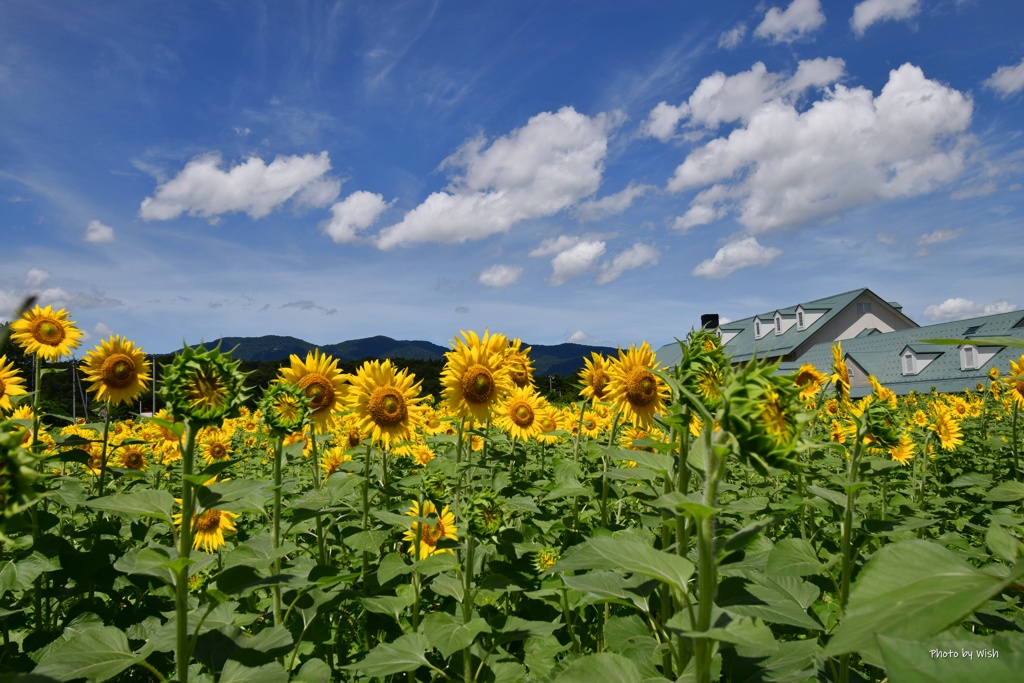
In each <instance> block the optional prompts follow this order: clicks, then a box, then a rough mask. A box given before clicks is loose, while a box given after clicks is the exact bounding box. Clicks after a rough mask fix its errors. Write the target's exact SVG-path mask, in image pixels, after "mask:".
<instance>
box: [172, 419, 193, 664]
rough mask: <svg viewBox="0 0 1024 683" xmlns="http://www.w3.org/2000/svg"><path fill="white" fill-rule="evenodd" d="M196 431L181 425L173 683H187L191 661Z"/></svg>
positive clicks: (189, 424)
mask: <svg viewBox="0 0 1024 683" xmlns="http://www.w3.org/2000/svg"><path fill="white" fill-rule="evenodd" d="M197 431H198V430H197V429H196V427H195V426H194V425H193V424H192V421H191V420H186V422H185V442H184V443H183V444H182V445H181V474H182V479H181V531H180V533H179V534H178V560H179V561H180V562H181V567H180V568H179V569H178V571H177V577H176V578H177V584H176V586H175V589H176V590H175V607H176V612H177V618H178V623H177V643H178V647H177V649H176V651H175V662H176V670H177V683H188V664H189V661H190V660H191V659H192V651H191V648H190V647H189V633H188V613H189V609H188V589H189V582H188V575H189V568H190V565H191V562H190V561H189V556H190V554H191V552H192V516H193V513H194V510H193V508H194V506H195V503H194V501H193V498H192V497H193V492H192V487H193V484H192V482H191V481H189V479H188V477H190V476H192V470H193V467H194V461H195V450H196V433H197Z"/></svg>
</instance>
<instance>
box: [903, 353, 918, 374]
mask: <svg viewBox="0 0 1024 683" xmlns="http://www.w3.org/2000/svg"><path fill="white" fill-rule="evenodd" d="M915 365H916V364H915V363H914V354H913V353H912V352H910V351H907V352H906V353H904V354H903V374H904V375H913V374H915V373H916V372H917V368H916V367H915Z"/></svg>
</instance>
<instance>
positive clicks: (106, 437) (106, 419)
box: [96, 401, 110, 518]
mask: <svg viewBox="0 0 1024 683" xmlns="http://www.w3.org/2000/svg"><path fill="white" fill-rule="evenodd" d="M109 444H110V401H107V407H106V408H105V409H104V411H103V452H102V454H101V455H100V480H99V483H98V484H97V485H96V496H97V497H98V498H102V497H103V484H104V482H105V481H106V475H107V453H108V452H109V450H108V449H109ZM100 517H101V518H102V514H101V515H100Z"/></svg>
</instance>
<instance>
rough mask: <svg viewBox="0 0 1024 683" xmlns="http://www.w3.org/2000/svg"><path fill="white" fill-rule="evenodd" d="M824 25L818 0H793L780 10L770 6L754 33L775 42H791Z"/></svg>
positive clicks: (823, 17) (823, 16)
mask: <svg viewBox="0 0 1024 683" xmlns="http://www.w3.org/2000/svg"><path fill="white" fill-rule="evenodd" d="M824 25H825V15H824V14H823V13H822V11H821V3H820V2H819V0H793V2H792V3H790V5H789V7H787V8H786V9H785V10H780V9H779V8H778V7H772V8H771V9H769V10H768V11H767V12H766V13H765V15H764V19H763V20H762V21H761V23H760V24H759V25H758V27H757V28H756V29H754V35H755V36H757V37H759V38H768V39H770V40H773V41H775V42H776V43H791V42H793V41H794V40H796V39H797V38H801V37H803V36H805V35H807V34H809V33H811V32H813V31H816V30H817V29H819V28H821V27H822V26H824Z"/></svg>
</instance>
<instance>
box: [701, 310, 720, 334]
mask: <svg viewBox="0 0 1024 683" xmlns="http://www.w3.org/2000/svg"><path fill="white" fill-rule="evenodd" d="M700 328H701V329H702V330H717V329H718V314H717V313H705V314H703V315H702V316H701V317H700Z"/></svg>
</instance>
